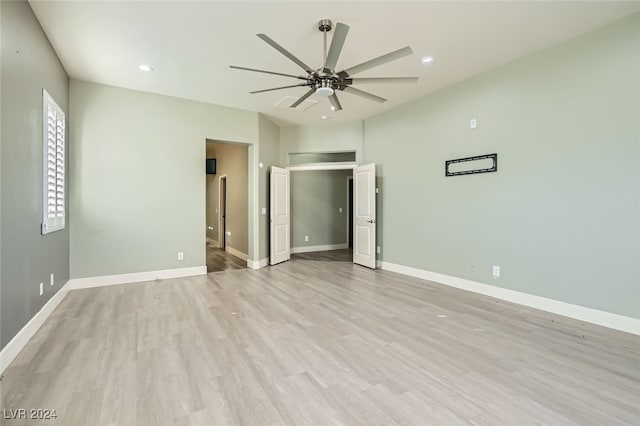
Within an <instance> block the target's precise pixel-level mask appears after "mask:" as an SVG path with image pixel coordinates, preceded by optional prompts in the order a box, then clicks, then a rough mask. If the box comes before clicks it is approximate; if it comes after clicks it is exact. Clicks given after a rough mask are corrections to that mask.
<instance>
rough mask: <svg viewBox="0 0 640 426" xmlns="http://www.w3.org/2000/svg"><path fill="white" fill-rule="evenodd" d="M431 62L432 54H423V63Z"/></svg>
mask: <svg viewBox="0 0 640 426" xmlns="http://www.w3.org/2000/svg"><path fill="white" fill-rule="evenodd" d="M431 62H433V56H425V57H424V58H422V63H423V64H430V63H431Z"/></svg>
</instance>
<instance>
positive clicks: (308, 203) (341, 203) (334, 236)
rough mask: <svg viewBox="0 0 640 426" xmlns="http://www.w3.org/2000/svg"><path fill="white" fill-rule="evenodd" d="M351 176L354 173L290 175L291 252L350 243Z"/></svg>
mask: <svg viewBox="0 0 640 426" xmlns="http://www.w3.org/2000/svg"><path fill="white" fill-rule="evenodd" d="M348 176H353V171H352V170H314V171H292V172H291V248H298V247H308V246H322V245H333V244H346V243H347V241H348V240H347V219H348V216H347V210H348V202H347V177H348ZM340 208H341V209H342V212H341V213H340V212H339V209H340ZM305 235H307V236H308V237H309V241H305V240H304V237H305Z"/></svg>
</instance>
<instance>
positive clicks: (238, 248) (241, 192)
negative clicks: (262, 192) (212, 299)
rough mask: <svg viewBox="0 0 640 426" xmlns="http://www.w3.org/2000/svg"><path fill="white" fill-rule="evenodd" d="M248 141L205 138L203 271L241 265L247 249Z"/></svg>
mask: <svg viewBox="0 0 640 426" xmlns="http://www.w3.org/2000/svg"><path fill="white" fill-rule="evenodd" d="M248 154H249V153H248V145H246V144H239V143H229V142H218V141H210V140H207V143H206V157H207V178H206V200H205V203H206V213H205V215H206V224H207V230H206V244H205V251H206V255H205V258H206V263H207V272H209V273H210V272H219V271H225V270H228V269H245V268H246V267H247V259H248V257H249V256H248V252H249V211H248V199H249V195H248V192H249V180H248V174H249V173H248V172H249V167H248V165H249V163H248Z"/></svg>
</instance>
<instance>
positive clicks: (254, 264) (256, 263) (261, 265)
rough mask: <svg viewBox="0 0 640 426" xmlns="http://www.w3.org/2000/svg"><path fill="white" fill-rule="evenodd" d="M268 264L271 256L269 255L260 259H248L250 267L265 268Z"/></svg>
mask: <svg viewBox="0 0 640 426" xmlns="http://www.w3.org/2000/svg"><path fill="white" fill-rule="evenodd" d="M268 264H269V258H268V257H265V258H264V259H260V260H251V259H248V260H247V267H248V268H250V269H260V268H264V267H265V266H267V265H268Z"/></svg>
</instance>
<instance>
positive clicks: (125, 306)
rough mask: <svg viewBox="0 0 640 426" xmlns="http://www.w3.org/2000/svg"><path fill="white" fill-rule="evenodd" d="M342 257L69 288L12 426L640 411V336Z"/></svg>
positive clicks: (406, 420)
mask: <svg viewBox="0 0 640 426" xmlns="http://www.w3.org/2000/svg"><path fill="white" fill-rule="evenodd" d="M349 256H350V252H349V251H348V250H337V251H332V252H326V253H315V254H314V253H305V254H300V255H294V256H293V257H292V260H291V261H290V262H285V263H283V264H280V265H277V266H274V267H267V268H263V269H261V270H257V271H254V270H249V269H246V268H243V269H239V268H237V269H230V270H224V271H219V272H214V273H211V274H209V275H207V276H201V277H189V278H183V279H172V280H162V281H160V280H156V281H153V282H147V283H136V284H127V285H121V286H110V287H101V288H92V289H85V290H75V291H72V292H70V293H69V295H68V296H67V297H66V298H65V300H64V301H63V302H62V303H61V304H60V305H59V306H58V308H57V309H56V310H55V311H54V312H53V314H52V315H51V316H50V318H49V319H48V321H47V322H46V323H45V324H44V325H43V327H42V328H41V329H40V330H39V331H38V332H37V333H36V334H35V336H34V337H33V338H32V339H31V340H30V341H29V343H28V344H27V346H26V347H25V348H24V350H23V351H22V352H21V353H20V354H19V355H18V356H17V357H16V359H15V360H14V362H13V363H12V364H11V365H10V366H9V368H8V369H7V370H6V372H5V375H4V377H3V378H2V381H0V394H1V395H0V396H1V400H0V401H1V404H2V408H3V409H16V408H26V409H29V408H49V409H55V410H56V411H57V414H58V418H57V419H55V420H52V421H50V422H49V423H42V422H41V421H35V420H25V419H14V420H11V419H2V424H3V425H4V424H7V425H10V426H13V425H22V424H25V425H30V424H54V425H55V424H57V425H65V426H66V425H92V426H101V425H132V426H136V425H140V426H147V425H305V424H309V425H322V424H328V425H359V424H362V425H376V424H380V425H394V424H399V425H425V424H429V425H439V424H441V425H458V424H461V425H463V424H466V425H469V424H471V425H492V426H494V425H512V424H541V425H542V424H543V425H572V424H575V425H591V424H593V425H603V424H606V425H607V426H609V425H640V404H638V400H640V337H638V336H633V335H630V334H626V333H622V332H618V331H614V330H610V329H606V328H604V327H599V326H595V325H591V324H586V323H583V322H581V321H576V320H572V319H569V318H565V317H560V316H557V315H553V314H550V313H546V312H542V311H537V310H534V309H529V308H527V307H524V306H520V305H515V304H511V303H507V302H503V301H500V300H496V299H492V298H490V297H486V296H482V295H478V294H473V293H469V292H464V291H461V290H458V289H454V288H450V287H445V286H442V285H438V284H436V283H432V282H428V281H424V280H420V279H417V278H413V277H407V276H403V275H400V274H395V273H391V272H387V271H373V270H370V269H367V268H362V267H359V266H356V265H353V264H352V263H351V262H350V259H349Z"/></svg>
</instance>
